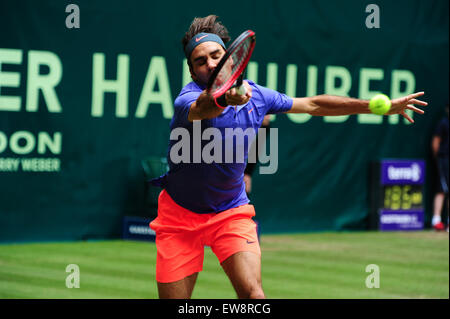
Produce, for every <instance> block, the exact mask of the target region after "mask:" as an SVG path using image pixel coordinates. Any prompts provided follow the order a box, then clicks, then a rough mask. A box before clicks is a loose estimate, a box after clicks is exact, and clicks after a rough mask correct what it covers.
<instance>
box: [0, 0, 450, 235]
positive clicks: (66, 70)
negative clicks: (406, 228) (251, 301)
mask: <svg viewBox="0 0 450 319" xmlns="http://www.w3.org/2000/svg"><path fill="white" fill-rule="evenodd" d="M208 14H217V15H219V16H220V20H221V21H222V22H223V23H224V24H225V25H226V26H227V28H228V30H229V31H230V35H231V37H232V38H233V39H234V38H235V37H236V36H238V35H239V34H240V33H241V32H242V31H244V30H246V29H252V30H254V31H255V32H256V38H257V40H256V48H255V51H254V54H253V56H252V61H251V63H250V64H249V66H248V69H247V77H248V78H249V79H252V80H254V81H256V82H257V83H258V84H261V85H263V86H266V87H269V88H272V89H276V90H278V91H280V92H283V93H286V94H288V95H291V96H312V95H316V94H324V93H325V94H333V95H345V96H351V97H359V98H363V99H368V98H370V97H371V96H373V95H374V94H376V93H379V92H383V93H385V94H387V95H389V96H390V97H391V98H396V97H399V96H402V95H405V94H409V93H412V92H416V91H425V92H426V95H425V96H424V98H423V99H424V100H426V101H428V102H429V107H427V108H426V113H425V115H423V116H418V115H416V114H415V115H414V119H415V121H416V123H415V124H413V125H410V124H408V123H407V121H405V120H404V119H403V118H402V117H399V116H390V117H386V116H384V117H383V116H376V115H367V114H365V115H354V116H343V117H311V116H310V115H306V114H300V115H299V114H296V115H293V114H290V115H285V114H281V115H276V116H275V117H273V118H272V122H271V126H272V127H276V128H278V130H279V132H278V135H279V156H278V162H279V164H278V171H277V173H276V174H272V175H259V174H257V171H256V173H255V176H254V179H253V191H252V195H251V199H252V202H253V203H254V205H255V207H256V219H257V220H258V221H259V223H260V226H261V230H262V232H263V233H264V232H266V233H267V232H291V231H324V230H363V229H366V228H367V220H368V213H369V203H368V198H369V194H368V192H369V189H368V185H369V181H368V173H369V164H370V163H371V162H372V161H376V160H379V159H381V158H423V159H426V160H427V162H428V165H431V153H430V139H431V134H432V132H433V129H434V127H435V125H436V124H437V122H438V121H439V119H440V117H441V116H442V115H443V109H444V106H445V104H446V103H448V84H449V83H448V82H449V81H448V75H449V67H448V56H449V51H448V43H449V36H448V1H446V0H442V1H420V0H416V1H411V0H408V1H406V0H405V1H395V2H394V1H378V2H377V4H376V5H369V4H367V3H365V2H362V1H356V0H355V1H313V0H310V1H276V0H273V1H268V0H261V1H258V2H245V1H244V2H242V1H228V2H226V3H212V2H210V3H204V2H198V3H196V2H195V1H194V2H192V1H190V2H180V3H178V2H177V3H176V4H175V3H172V2H168V1H157V2H153V1H137V0H134V1H133V0H132V1H103V0H97V1H77V2H76V3H74V4H73V5H69V3H66V2H63V1H56V0H55V1H51V0H43V1H31V0H30V1H13V0H3V1H1V2H0V30H1V31H0V241H30V240H36V241H45V240H79V239H96V238H115V237H119V236H120V234H121V225H122V218H123V216H149V215H151V214H153V209H152V207H153V206H152V205H153V203H151V200H149V199H148V194H149V193H150V194H152V193H154V190H149V189H148V188H147V185H146V183H145V180H146V177H147V176H148V175H146V164H145V163H146V161H145V160H146V159H148V158H152V157H156V158H160V157H164V156H165V155H166V152H167V145H168V140H169V133H170V132H169V122H170V119H171V117H172V115H173V101H174V99H175V98H176V96H177V95H178V93H179V91H180V90H181V88H182V87H183V85H185V84H186V83H187V82H189V81H190V77H189V72H188V69H187V65H186V63H185V60H184V56H183V51H182V47H181V38H182V36H183V35H184V32H186V30H187V28H188V27H189V25H190V23H191V21H192V20H193V19H194V17H201V16H206V15H208ZM431 171H432V170H430V172H431ZM188 186H189V185H183V186H182V187H188ZM432 189H433V176H432V175H431V173H430V174H429V175H428V176H427V184H426V194H427V210H428V214H430V213H431V212H430V211H429V210H430V202H431V194H430V193H431V190H432ZM150 206H151V207H150Z"/></svg>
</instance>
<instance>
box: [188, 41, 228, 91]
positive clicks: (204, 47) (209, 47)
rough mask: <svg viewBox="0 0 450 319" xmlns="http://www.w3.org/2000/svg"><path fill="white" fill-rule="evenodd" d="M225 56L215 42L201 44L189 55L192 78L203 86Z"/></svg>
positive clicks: (221, 48) (223, 51)
mask: <svg viewBox="0 0 450 319" xmlns="http://www.w3.org/2000/svg"><path fill="white" fill-rule="evenodd" d="M224 54H225V50H224V49H223V47H222V46H221V45H220V44H219V43H217V42H209V41H208V42H203V43H202V44H199V45H198V46H197V47H196V48H195V49H194V51H192V53H191V63H192V69H191V70H190V71H191V76H192V78H193V79H194V80H195V81H197V82H200V83H201V84H203V85H206V84H207V83H208V80H209V77H210V76H211V74H212V73H213V71H214V69H215V68H216V66H217V64H219V61H220V59H221V58H222V56H223V55H224Z"/></svg>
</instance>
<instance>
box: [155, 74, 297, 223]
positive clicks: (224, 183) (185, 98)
mask: <svg viewBox="0 0 450 319" xmlns="http://www.w3.org/2000/svg"><path fill="white" fill-rule="evenodd" d="M248 83H249V84H250V86H251V87H252V90H253V91H252V98H251V99H250V101H249V102H248V103H247V104H244V105H239V106H237V107H236V108H235V107H232V106H229V107H227V108H226V109H225V110H224V111H223V112H222V114H220V115H219V116H218V117H216V118H213V119H210V120H202V121H200V124H201V132H203V131H204V130H205V129H207V128H217V129H219V130H220V132H221V133H222V134H221V139H222V141H221V142H222V160H221V161H220V163H216V162H213V163H205V162H204V161H203V158H201V159H200V161H201V162H200V163H196V162H195V161H194V157H195V156H194V155H193V145H194V141H193V132H194V124H193V122H189V120H188V114H189V108H190V106H191V104H192V103H193V102H195V101H196V100H197V98H198V97H199V95H200V94H201V92H202V91H203V90H204V89H205V88H204V87H201V86H199V85H198V84H197V83H195V82H190V83H189V84H187V85H186V86H185V87H184V88H183V89H182V90H181V92H180V94H179V95H178V97H177V98H176V99H175V103H174V116H173V118H172V121H171V123H170V129H171V132H172V131H173V130H174V129H176V128H185V129H186V130H187V131H188V132H189V136H190V140H189V144H188V145H189V149H190V156H189V157H190V160H189V163H183V162H181V163H174V162H172V159H171V156H170V150H171V149H172V147H173V146H174V145H175V144H178V143H179V141H180V140H181V137H178V138H179V139H178V140H170V141H169V148H168V156H167V158H168V163H169V168H170V170H169V172H168V173H167V174H165V175H163V176H161V177H159V178H158V179H155V180H153V181H152V184H153V185H158V186H161V187H163V188H165V189H166V191H167V193H168V194H169V195H170V197H172V199H173V200H174V201H175V202H176V203H177V204H178V205H180V206H182V207H184V208H186V209H188V210H190V211H192V212H195V213H199V214H206V213H219V212H222V211H224V210H227V209H230V208H233V207H237V206H240V205H244V204H247V203H248V202H249V200H248V197H247V194H246V192H245V184H244V180H243V177H244V170H245V166H246V160H247V153H248V152H247V150H248V148H247V146H248V144H249V143H251V142H252V141H251V140H249V139H250V138H248V136H245V138H244V139H243V141H244V158H245V161H244V162H242V160H241V162H239V160H237V158H236V157H233V162H232V163H225V152H226V149H225V145H226V139H227V135H226V134H225V129H226V128H231V129H237V128H241V129H242V130H243V131H245V130H246V129H247V128H253V129H254V132H255V133H256V132H257V131H258V128H259V127H260V126H261V124H262V121H263V119H264V116H265V115H266V114H273V113H282V112H287V111H289V110H290V109H291V107H292V102H293V100H292V98H290V97H288V96H287V95H285V94H281V93H279V92H277V91H274V90H271V89H268V88H265V87H262V86H259V85H257V84H255V83H254V82H252V81H248ZM198 123H199V122H197V124H196V125H197V128H198V127H199V126H198ZM197 132H198V131H197ZM229 138H230V135H229V134H228V139H229ZM234 139H235V140H234V142H235V143H236V140H237V139H236V138H235V137H234ZM198 140H199V138H198V137H197V142H198ZM210 142H211V140H202V141H201V149H203V147H204V146H205V145H206V144H208V143H210ZM241 144H242V143H241ZM233 145H234V148H236V146H235V145H236V144H233ZM180 152H182V151H180ZM199 155H200V154H198V153H197V155H196V156H197V159H198V158H199V157H201V156H199Z"/></svg>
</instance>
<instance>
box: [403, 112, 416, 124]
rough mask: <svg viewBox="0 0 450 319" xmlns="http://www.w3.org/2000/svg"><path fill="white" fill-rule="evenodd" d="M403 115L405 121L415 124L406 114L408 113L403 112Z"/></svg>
mask: <svg viewBox="0 0 450 319" xmlns="http://www.w3.org/2000/svg"><path fill="white" fill-rule="evenodd" d="M401 114H402V115H403V117H404V118H405V119H407V120H408V121H409V122H410V123H414V120H413V119H412V118H411V117H410V116H409V115H408V114H407V113H406V112H402V113H401Z"/></svg>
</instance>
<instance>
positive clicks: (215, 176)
mask: <svg viewBox="0 0 450 319" xmlns="http://www.w3.org/2000/svg"><path fill="white" fill-rule="evenodd" d="M229 39H230V38H229V36H228V31H227V29H226V28H225V27H224V26H223V25H222V24H221V23H220V22H218V21H217V16H214V15H210V16H208V17H205V18H196V19H194V21H193V22H192V24H191V26H190V28H189V30H188V32H186V34H185V36H184V38H183V40H182V44H183V48H184V52H185V55H186V58H187V61H188V65H189V70H190V73H191V77H192V79H193V82H191V83H189V84H188V85H186V86H185V87H184V88H183V89H182V90H181V92H180V94H179V96H178V97H177V99H176V100H175V103H174V116H173V119H172V122H171V125H170V126H171V130H172V132H174V130H175V129H178V128H185V129H187V130H188V131H189V133H190V136H191V140H192V143H191V144H190V149H189V150H190V151H191V154H190V156H191V157H192V156H194V155H195V154H192V144H193V143H194V142H195V140H194V139H195V137H193V136H192V135H193V134H192V133H193V132H194V126H195V125H198V122H196V120H201V122H200V123H201V125H202V130H203V129H205V128H210V127H214V128H219V129H220V130H221V132H223V131H224V128H238V127H240V128H249V127H252V128H254V129H256V130H257V128H258V127H260V126H261V124H262V121H263V119H264V116H265V115H266V114H273V113H308V114H311V115H318V116H325V115H349V114H358V113H370V111H369V108H368V101H363V100H358V99H352V98H348V97H337V96H328V95H320V96H315V97H307V98H291V97H288V96H286V95H285V94H281V93H278V92H276V91H273V90H270V89H267V88H264V87H262V86H259V85H256V84H255V83H253V82H251V81H244V85H245V87H246V89H247V90H246V93H245V94H244V95H239V94H238V93H237V91H236V89H235V88H233V89H231V90H229V91H228V92H226V93H225V95H224V96H222V97H221V98H218V99H216V100H214V99H213V98H212V96H210V95H209V94H208V92H207V91H206V90H205V88H206V84H207V82H208V79H209V77H210V76H211V74H212V72H213V71H214V69H215V67H216V66H217V64H218V63H219V61H220V59H221V58H222V56H223V55H224V54H225V43H226V42H227V41H228V40H229ZM422 94H423V92H421V93H416V94H411V95H409V96H406V97H403V98H399V99H395V100H393V101H392V107H391V110H390V111H389V114H401V115H403V116H404V117H405V118H407V119H408V120H409V121H411V122H413V120H412V119H411V118H410V117H409V116H408V115H407V114H406V113H405V111H406V109H410V110H413V111H415V112H417V113H420V114H422V113H424V112H423V111H422V110H420V109H418V108H416V107H414V106H413V105H412V104H418V105H427V103H425V102H422V101H419V100H416V97H418V96H420V95H422ZM171 135H172V134H171ZM224 139H226V135H225V137H224ZM175 145H178V144H176V141H174V140H172V139H171V140H170V141H169V152H168V153H169V159H168V161H169V166H170V171H169V172H168V173H167V174H166V175H163V176H161V177H160V178H158V179H157V180H155V181H153V184H154V185H159V186H162V187H163V191H162V192H161V194H160V196H159V201H158V217H157V218H156V219H155V220H154V221H152V222H151V223H150V227H151V228H152V229H154V230H155V232H156V247H157V261H156V280H157V283H158V292H159V297H160V298H190V297H191V295H192V291H193V288H194V285H195V281H196V279H197V275H198V273H199V272H200V271H201V270H202V266H203V253H204V246H210V247H211V249H212V251H213V252H214V254H216V256H217V257H218V259H219V262H220V264H221V266H222V268H223V269H224V271H225V273H226V274H227V276H228V277H229V279H230V281H231V283H232V285H233V287H234V289H235V291H236V293H237V296H238V297H239V298H265V295H264V291H263V289H262V284H261V252H260V247H259V243H258V238H257V234H256V225H255V223H254V221H253V220H252V217H253V216H254V215H255V211H254V208H253V206H252V205H249V204H248V202H249V201H248V198H247V195H246V193H245V184H244V182H243V175H244V169H245V163H223V162H220V163H217V162H213V163H204V162H202V163H195V161H194V163H192V162H190V163H183V162H180V163H175V162H174V161H172V158H171V157H174V156H175V155H177V154H178V151H179V150H180V149H178V148H176V147H175ZM174 149H176V150H175V151H174Z"/></svg>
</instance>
